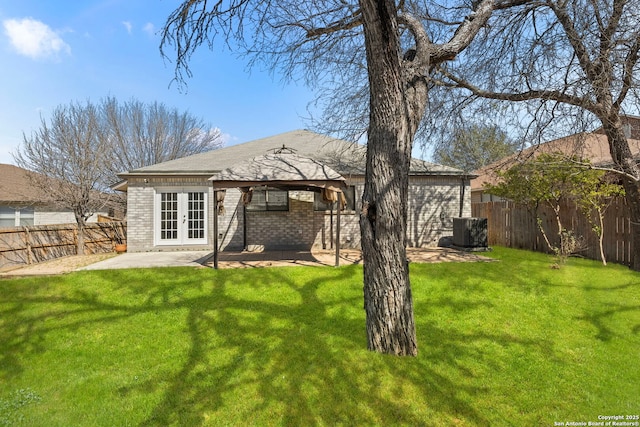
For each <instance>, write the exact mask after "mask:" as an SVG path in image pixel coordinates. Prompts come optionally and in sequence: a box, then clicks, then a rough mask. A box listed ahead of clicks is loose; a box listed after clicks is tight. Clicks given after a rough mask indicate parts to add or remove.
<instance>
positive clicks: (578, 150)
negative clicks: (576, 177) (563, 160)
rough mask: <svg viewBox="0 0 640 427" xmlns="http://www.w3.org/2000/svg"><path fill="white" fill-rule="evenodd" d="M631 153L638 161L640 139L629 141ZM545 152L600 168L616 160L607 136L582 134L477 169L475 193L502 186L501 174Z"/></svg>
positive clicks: (610, 164) (474, 185) (545, 144)
mask: <svg viewBox="0 0 640 427" xmlns="http://www.w3.org/2000/svg"><path fill="white" fill-rule="evenodd" d="M627 141H628V142H629V147H630V148H631V153H632V155H633V156H635V157H636V158H638V157H640V140H637V139H628V140H627ZM542 153H546V154H552V153H562V154H565V155H567V156H575V157H578V158H580V159H585V160H589V161H590V162H591V164H593V165H595V166H600V167H610V166H612V165H613V159H612V157H611V154H610V152H609V142H608V139H607V137H606V136H605V135H603V134H600V133H598V131H596V132H594V133H589V132H582V133H578V134H575V135H571V136H567V137H564V138H559V139H555V140H553V141H549V142H545V143H543V144H539V145H536V146H533V147H530V148H527V149H526V150H522V151H520V152H519V153H516V154H513V155H511V156H508V157H505V158H504V159H501V160H498V161H497V162H494V163H492V164H490V165H487V166H485V167H483V168H481V169H478V170H476V171H475V172H474V173H475V174H476V175H477V177H476V178H474V179H472V180H471V191H480V190H482V189H484V188H485V187H486V186H487V185H495V184H497V183H498V179H497V175H496V172H497V171H501V170H506V169H509V168H510V167H511V166H513V165H515V164H517V163H520V162H523V161H525V160H527V159H529V158H532V157H536V156H538V155H540V154H542Z"/></svg>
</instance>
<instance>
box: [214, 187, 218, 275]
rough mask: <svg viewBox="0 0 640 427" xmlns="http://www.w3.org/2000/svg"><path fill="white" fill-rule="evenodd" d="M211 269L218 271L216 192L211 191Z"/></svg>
mask: <svg viewBox="0 0 640 427" xmlns="http://www.w3.org/2000/svg"><path fill="white" fill-rule="evenodd" d="M213 268H215V269H216V270H217V269H218V190H213Z"/></svg>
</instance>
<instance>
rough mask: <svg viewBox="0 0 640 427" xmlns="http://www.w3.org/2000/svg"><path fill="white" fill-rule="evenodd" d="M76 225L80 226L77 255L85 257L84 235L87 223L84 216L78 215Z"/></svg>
mask: <svg viewBox="0 0 640 427" xmlns="http://www.w3.org/2000/svg"><path fill="white" fill-rule="evenodd" d="M76 223H77V224H78V248H77V250H76V253H77V254H78V255H84V241H85V238H84V233H85V225H86V223H87V221H86V220H85V219H84V217H83V216H82V215H78V214H76Z"/></svg>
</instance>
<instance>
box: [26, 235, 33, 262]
mask: <svg viewBox="0 0 640 427" xmlns="http://www.w3.org/2000/svg"><path fill="white" fill-rule="evenodd" d="M24 242H25V243H26V245H27V265H31V264H33V254H32V253H31V233H29V227H27V226H25V227H24Z"/></svg>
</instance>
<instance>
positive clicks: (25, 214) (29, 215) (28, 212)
mask: <svg viewBox="0 0 640 427" xmlns="http://www.w3.org/2000/svg"><path fill="white" fill-rule="evenodd" d="M18 216H19V217H20V218H19V219H20V225H33V220H34V211H33V208H24V209H20V210H19V211H18Z"/></svg>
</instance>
